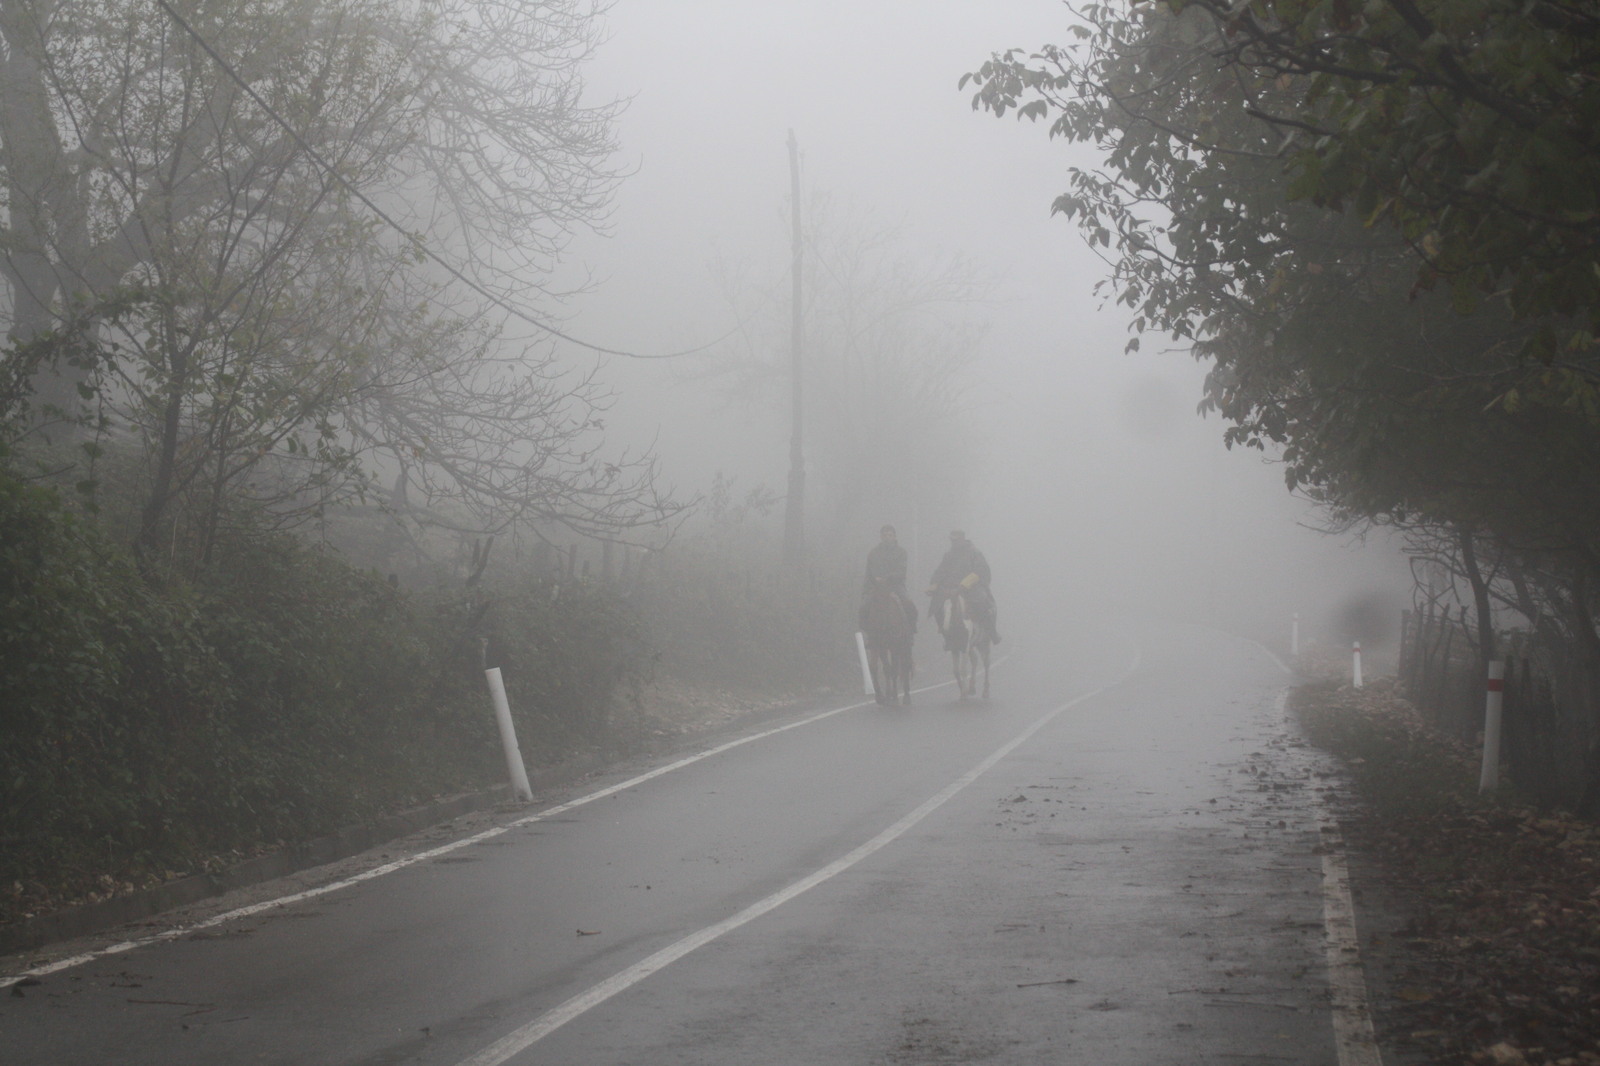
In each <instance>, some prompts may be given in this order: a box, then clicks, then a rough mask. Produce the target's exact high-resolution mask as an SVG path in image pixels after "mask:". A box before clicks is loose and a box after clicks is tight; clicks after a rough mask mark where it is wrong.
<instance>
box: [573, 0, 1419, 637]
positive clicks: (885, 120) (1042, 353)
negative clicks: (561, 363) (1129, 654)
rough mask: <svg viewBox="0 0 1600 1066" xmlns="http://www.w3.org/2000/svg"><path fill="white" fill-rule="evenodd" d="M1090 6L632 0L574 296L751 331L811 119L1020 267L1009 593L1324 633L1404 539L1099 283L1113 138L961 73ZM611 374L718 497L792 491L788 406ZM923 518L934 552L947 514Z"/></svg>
mask: <svg viewBox="0 0 1600 1066" xmlns="http://www.w3.org/2000/svg"><path fill="white" fill-rule="evenodd" d="M1066 24H1067V14H1066V11H1065V9H1064V8H1063V7H1062V6H1061V5H1060V4H1059V3H1057V2H1055V0H994V2H986V3H979V2H976V0H964V2H962V0H915V2H913V0H762V2H760V3H750V2H747V0H618V2H617V3H616V6H615V7H614V9H613V10H612V12H611V15H610V17H609V26H610V32H611V39H610V40H609V42H608V43H607V44H605V45H604V46H603V48H602V50H601V53H600V55H599V57H598V60H597V62H596V63H595V64H594V65H593V66H592V67H591V68H590V70H589V75H588V79H589V84H590V87H591V90H592V91H593V93H594V95H595V97H596V98H597V99H601V98H608V97H617V96H621V97H629V98H631V100H632V102H631V104H630V106H629V108H628V110H627V112H626V114H625V115H624V116H623V118H622V120H621V123H620V127H619V133H620V138H621V143H622V152H621V160H622V162H623V163H624V164H625V165H630V166H635V167H637V173H635V174H634V175H633V176H632V177H630V178H629V179H628V180H627V181H626V182H625V183H624V185H623V187H622V189H621V192H620V195H619V197H618V199H617V201H616V210H615V212H614V214H613V216H612V220H611V235H610V236H609V237H605V238H591V237H584V238H582V239H580V240H578V241H577V242H576V243H575V244H574V246H573V248H572V256H571V265H572V266H573V267H574V268H577V269H584V270H590V271H593V272H594V273H595V274H596V277H597V280H598V286H597V288H596V290H595V291H594V292H593V293H591V294H589V295H587V296H585V297H582V298H581V299H579V300H578V301H576V302H575V303H574V305H573V308H574V311H575V315H574V317H573V318H572V320H571V321H570V322H569V324H568V328H569V330H570V331H571V332H573V333H575V334H577V335H579V336H581V337H583V338H585V339H587V340H591V341H593V342H595V343H599V344H604V345H607V346H613V347H621V348H626V349H630V350H638V351H645V352H660V351H670V350H674V349H678V348H681V347H684V346H690V345H696V344H700V343H704V342H705V341H707V340H710V339H712V338H714V337H716V336H718V335H720V334H721V333H723V332H724V331H726V330H727V329H729V328H731V326H732V325H733V315H732V312H731V310H730V309H729V308H728V307H727V306H726V303H725V301H724V299H723V297H722V295H721V293H720V291H719V288H718V285H717V283H716V282H715V280H714V276H713V275H714V271H713V264H715V263H717V262H719V261H720V262H723V263H729V264H735V265H739V264H765V266H764V267H763V269H765V270H768V271H771V270H773V269H774V264H775V265H776V269H779V270H781V268H782V264H783V263H784V262H785V260H786V257H787V254H788V252H787V247H786V240H787V232H786V228H785V226H786V222H785V211H786V209H787V199H788V181H789V173H788V153H787V147H786V139H787V133H788V130H789V129H791V128H792V129H793V130H794V131H795V134H796V136H797V137H798V139H799V142H800V145H801V150H802V160H803V162H802V167H803V170H802V180H803V183H804V185H805V187H806V190H807V194H809V193H810V192H812V191H816V190H821V191H825V192H827V193H829V194H830V195H832V196H835V197H838V198H840V199H842V200H844V201H846V202H848V203H849V204H850V205H851V206H852V208H853V209H858V210H861V211H864V212H866V213H868V214H869V215H871V216H872V217H875V218H879V219H881V220H882V221H883V222H884V223H885V224H890V225H902V226H903V227H904V229H905V231H906V233H907V241H908V243H909V244H910V245H911V246H913V247H916V248H922V249H926V250H927V251H928V252H929V254H935V253H937V252H940V251H959V252H961V253H963V254H965V255H967V256H969V257H971V258H972V259H973V260H974V261H975V262H976V263H977V264H978V265H979V266H980V267H981V268H982V269H984V270H986V271H988V272H990V273H992V274H994V275H996V276H998V277H999V278H1000V279H1001V281H1000V284H999V285H998V286H997V287H996V298H995V299H994V301H993V303H992V304H991V305H990V306H989V307H988V308H987V309H986V311H985V312H983V313H981V315H980V317H982V318H986V319H987V320H988V321H989V322H990V323H991V328H990V332H989V335H988V338H987V341H986V344H985V351H984V356H983V360H982V364H981V376H982V379H983V385H982V387H981V389H980V393H979V396H978V399H979V402H980V403H979V407H978V409H977V423H978V427H979V432H980V434H981V436H982V437H983V438H984V445H985V450H986V462H985V468H986V470H988V471H989V476H987V477H986V478H985V479H984V481H985V489H984V496H983V498H982V499H981V500H980V501H978V502H977V503H976V504H975V506H974V508H973V513H972V514H970V515H967V516H965V517H964V518H963V519H962V524H963V525H964V526H965V527H966V529H967V531H968V532H969V533H970V534H971V535H972V537H973V539H974V540H975V541H977V542H978V544H979V545H980V547H982V548H984V550H985V551H986V552H987V554H988V555H989V556H990V560H991V562H992V564H993V565H994V567H995V570H996V588H997V592H999V593H1001V594H1002V595H1003V596H1009V597H1010V598H1011V600H1012V602H1018V601H1028V600H1034V601H1036V602H1037V605H1038V606H1039V607H1040V608H1041V609H1043V608H1044V607H1046V606H1047V605H1050V604H1057V603H1071V604H1073V605H1079V606H1081V607H1082V609H1086V610H1097V611H1101V610H1132V611H1155V612H1165V613H1170V614H1173V615H1176V616H1180V617H1195V618H1201V617H1205V616H1206V615H1208V614H1211V613H1215V614H1216V615H1217V616H1218V617H1223V616H1226V617H1225V618H1224V620H1239V621H1240V623H1241V624H1247V625H1255V626H1258V627H1260V626H1265V627H1271V626H1272V625H1274V624H1276V620H1279V619H1281V620H1282V624H1283V626H1285V627H1286V626H1287V624H1288V623H1287V616H1288V613H1289V612H1290V611H1292V610H1301V611H1303V612H1304V613H1305V614H1306V617H1307V619H1308V621H1307V629H1308V631H1310V632H1312V633H1315V632H1316V631H1317V630H1318V622H1317V621H1313V620H1320V619H1321V618H1322V617H1324V616H1325V615H1327V614H1328V613H1329V612H1334V611H1336V610H1337V607H1338V605H1339V603H1340V602H1341V601H1343V600H1346V599H1349V598H1351V597H1357V596H1360V595H1363V594H1365V593H1367V592H1369V591H1371V590H1384V591H1386V593H1387V594H1389V595H1391V596H1394V595H1395V594H1397V593H1398V594H1399V597H1400V598H1402V599H1403V598H1405V596H1406V592H1405V589H1404V587H1403V586H1404V583H1405V581H1406V577H1405V573H1404V571H1403V569H1402V568H1401V567H1400V566H1399V565H1398V564H1397V562H1396V560H1395V558H1394V556H1393V553H1392V551H1378V550H1375V549H1372V548H1368V549H1365V550H1363V549H1361V548H1359V547H1358V546H1353V545H1351V544H1350V543H1349V542H1348V541H1347V540H1343V539H1334V538H1327V537H1322V536H1319V535H1316V534H1312V533H1310V532H1307V531H1305V530H1303V529H1301V528H1300V527H1299V526H1298V525H1297V523H1299V522H1314V521H1315V516H1314V515H1312V514H1311V513H1309V512H1308V511H1307V509H1306V508H1305V506H1304V505H1303V504H1301V503H1299V502H1298V501H1296V500H1294V499H1293V498H1291V497H1290V496H1289V495H1288V494H1287V492H1286V491H1285V490H1284V488H1283V481H1282V473H1281V470H1280V469H1279V468H1277V467H1275V466H1272V465H1269V464H1265V463H1263V462H1262V460H1261V458H1260V456H1259V454H1258V453H1253V452H1252V453H1241V452H1238V451H1235V452H1232V453H1229V452H1226V451H1224V449H1223V448H1222V445H1221V442H1220V438H1221V433H1222V428H1223V427H1222V424H1221V423H1220V422H1219V421H1218V420H1217V419H1216V418H1215V417H1213V418H1212V419H1210V420H1207V421H1202V420H1201V419H1199V418H1198V417H1197V416H1195V415H1194V413H1193V412H1194V407H1195V403H1196V402H1197V400H1198V397H1199V383H1200V379H1201V377H1202V375H1203V368H1200V367H1197V366H1196V365H1195V364H1194V363H1193V361H1192V360H1190V359H1189V358H1188V357H1187V356H1186V355H1183V354H1179V353H1163V352H1162V351H1161V347H1162V346H1161V344H1160V342H1159V339H1157V338H1147V339H1146V340H1145V348H1144V351H1143V352H1142V353H1139V354H1135V355H1125V354H1123V345H1124V344H1125V342H1126V340H1127V332H1126V329H1127V318H1128V316H1127V314H1126V310H1125V309H1123V308H1117V307H1106V308H1102V307H1101V301H1100V299H1099V298H1097V297H1096V296H1094V295H1093V294H1092V292H1091V289H1092V287H1093V285H1094V283H1095V281H1096V280H1098V279H1099V278H1100V277H1101V276H1102V274H1103V273H1104V267H1103V264H1102V263H1101V262H1100V261H1099V260H1098V259H1097V258H1096V257H1095V256H1094V255H1092V254H1091V253H1090V252H1089V251H1088V249H1087V248H1086V247H1085V246H1084V245H1083V243H1082V242H1081V241H1080V239H1079V238H1078V235H1077V231H1076V229H1075V228H1074V227H1072V226H1071V225H1070V224H1068V223H1066V222H1064V221H1062V220H1059V219H1051V217H1050V215H1049V207H1050V202H1051V200H1052V199H1053V198H1054V196H1055V195H1056V194H1057V193H1058V192H1060V191H1061V190H1062V189H1063V188H1065V185H1066V179H1065V174H1066V171H1067V168H1068V167H1070V166H1072V165H1090V164H1092V162H1093V155H1092V154H1090V153H1088V152H1086V151H1085V150H1084V149H1082V148H1071V147H1068V146H1065V145H1062V144H1052V143H1050V142H1049V140H1048V138H1047V137H1046V136H1045V133H1044V130H1043V128H1042V127H1038V126H1032V125H1030V124H1026V123H1024V124H1020V125H1019V124H1018V123H1017V122H1015V121H1013V120H1011V119H1006V120H996V119H994V118H993V117H991V116H988V115H983V114H978V113H975V112H973V111H972V110H971V108H970V106H969V99H970V95H971V94H970V92H969V91H958V89H957V83H958V81H959V79H960V77H961V75H962V74H963V73H965V72H967V71H969V70H972V69H974V68H975V67H977V66H978V65H980V64H981V63H982V62H983V60H984V59H986V58H987V57H988V55H989V54H990V53H991V52H993V51H997V50H1003V49H1005V48H1008V47H1023V48H1030V49H1031V48H1033V47H1035V46H1037V45H1039V44H1042V43H1045V42H1065V41H1066V38H1067V34H1066V33H1065V32H1064V27H1065V26H1066ZM606 376H607V378H608V380H610V381H612V382H613V383H614V384H615V385H616V387H617V388H618V389H619V390H620V391H621V393H622V399H621V401H620V402H619V404H618V406H617V409H616V411H615V418H614V419H613V424H614V426H615V427H616V428H617V429H618V431H619V433H621V434H623V435H625V436H626V438H627V439H630V440H648V439H651V438H654V439H655V440H656V442H657V449H658V451H659V453H660V455H661V457H662V460H663V464H664V467H665V469H666V472H667V474H668V476H669V479H671V480H674V481H676V482H677V483H678V484H679V485H680V486H682V487H683V488H685V489H687V490H691V491H692V490H698V489H701V488H704V487H705V485H706V484H707V483H708V482H709V480H710V476H711V473H712V471H714V470H723V471H725V472H727V473H729V474H733V475H737V476H738V477H739V479H740V483H741V484H744V485H751V484H755V483H758V482H762V483H765V484H767V485H768V486H771V487H774V488H779V489H781V487H782V486H783V484H784V478H785V472H786V467H787V429H786V425H785V424H784V423H783V420H782V418H773V417H771V416H770V414H768V413H766V412H761V413H759V415H758V416H753V415H752V412H750V411H748V410H734V409H729V408H727V407H725V406H722V405H720V404H719V403H717V402H715V401H714V400H713V399H711V398H708V397H707V396H706V395H705V390H704V388H703V387H700V388H692V387H689V386H687V385H683V384H681V383H679V382H677V381H676V380H675V378H674V376H673V375H672V373H671V372H670V371H669V369H668V368H667V367H665V366H663V365H661V364H641V363H630V362H627V361H619V360H611V362H610V364H609V365H608V368H607V372H606ZM885 519H886V520H895V516H885ZM898 520H899V521H900V522H901V523H902V525H904V523H905V522H906V519H905V518H904V517H903V516H901V517H899V518H898ZM874 524H875V523H874ZM930 524H931V523H930ZM872 532H873V530H872V528H870V526H869V528H867V529H864V530H863V531H862V537H863V539H862V552H863V553H864V552H865V551H866V549H867V548H868V547H869V546H870V545H871V543H872V541H871V536H872ZM916 532H917V534H918V535H919V539H920V541H921V542H922V543H921V547H922V555H923V556H924V558H923V559H922V560H920V561H919V562H920V565H922V566H925V567H928V568H931V566H932V564H933V563H934V562H935V561H936V560H937V556H936V555H935V554H934V552H936V551H937V549H938V548H939V546H940V542H941V541H942V540H943V533H944V532H945V531H944V530H943V529H942V528H940V529H919V530H917V531H916ZM916 580H920V577H918V576H916V575H914V576H913V581H916ZM1334 635H1335V634H1333V633H1332V632H1331V630H1330V631H1329V632H1328V639H1332V638H1333V636H1334Z"/></svg>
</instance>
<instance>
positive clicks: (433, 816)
mask: <svg viewBox="0 0 1600 1066" xmlns="http://www.w3.org/2000/svg"><path fill="white" fill-rule="evenodd" d="M609 763H610V760H607V759H604V758H601V757H599V756H587V757H583V758H577V759H573V760H571V761H570V762H565V763H558V764H556V765H554V766H549V767H545V768H543V769H541V770H537V771H535V773H534V784H535V787H537V788H548V787H556V786H560V785H565V784H569V783H570V782H572V781H575V780H578V779H579V778H582V777H585V776H587V775H588V774H591V773H593V772H594V771H596V770H598V769H600V768H602V767H604V766H607V765H609ZM510 802H512V799H511V788H510V786H509V785H500V786H497V787H495V788H492V789H487V790H485V791H482V792H464V793H461V794H459V795H455V796H447V797H445V798H444V799H440V800H434V801H433V802H432V803H425V804H423V805H422V806H420V807H412V808H410V809H408V810H403V811H398V812H396V813H394V814H388V815H384V816H382V817H380V818H377V819H375V820H373V821H372V822H369V823H366V824H363V825H354V826H348V827H346V828H344V829H341V830H339V831H338V832H335V833H330V834H329V835H327V836H323V837H317V838H315V839H313V840H306V841H300V842H298V843H295V844H291V845H289V846H288V847H285V848H283V849H281V850H278V851H274V852H270V853H268V854H266V855H259V856H257V857H256V858H254V859H247V860H245V861H244V862H241V863H238V864H237V865H234V866H230V867H229V868H228V869H226V870H223V871H222V872H221V873H215V874H191V875H190V876H188V877H180V878H178V879H176V880H173V881H167V882H165V883H164V884H159V885H152V886H150V887H149V888H143V889H139V890H138V891H135V892H130V893H128V894H126V895H122V896H116V897H113V898H112V899H107V900H102V901H100V902H98V903H85V904H81V905H79V906H76V907H68V908H66V909H64V910H60V911H56V912H54V913H51V914H41V915H36V916H35V917H32V918H25V919H23V920H22V921H20V922H14V923H11V924H9V925H0V956H3V955H12V954H17V953H20V952H26V951H33V950H35V949H37V948H41V947H45V946H47V945H49V944H55V943H60V942H61V941H65V940H73V939H76V938H78V937H83V936H92V935H94V934H95V933H102V932H105V931H106V930H108V929H114V928H117V927H118V926H123V925H128V924H130V923H132V922H137V921H140V920H142V919H144V918H149V917H151V916H152V915H156V914H161V913H162V912H164V911H169V910H173V909H174V908H177V907H182V906H184V905H186V904H189V903H196V902H198V901H200V900H203V899H210V898H211V897H213V896H220V895H222V894H223V893H225V892H231V891H233V890H234V889H237V888H245V887H248V886H250V885H257V884H260V883H262V882H263V881H272V880H275V879H276V878H279V877H287V876H288V875H290V874H293V873H299V872H300V871H302V870H309V869H311V868H312V867H315V866H322V865H325V864H327V863H330V862H337V861H338V860H340V859H347V858H349V857H350V856H352V855H359V854H361V853H362V852H363V851H366V850H368V849H370V848H375V847H378V846H380V845H382V844H387V843H390V842H391V841H394V840H398V839H400V838H401V837H404V836H409V835H410V834H412V833H415V832H418V831H420V830H423V829H428V828H430V827H432V826H436V825H439V824H441V823H443V822H448V821H450V820H451V819H452V818H459V817H460V816H461V815H463V814H471V813H473V812H474V811H481V810H484V809H486V808H489V807H497V806H500V805H501V804H505V803H510Z"/></svg>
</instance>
